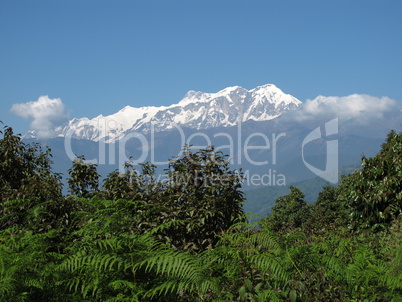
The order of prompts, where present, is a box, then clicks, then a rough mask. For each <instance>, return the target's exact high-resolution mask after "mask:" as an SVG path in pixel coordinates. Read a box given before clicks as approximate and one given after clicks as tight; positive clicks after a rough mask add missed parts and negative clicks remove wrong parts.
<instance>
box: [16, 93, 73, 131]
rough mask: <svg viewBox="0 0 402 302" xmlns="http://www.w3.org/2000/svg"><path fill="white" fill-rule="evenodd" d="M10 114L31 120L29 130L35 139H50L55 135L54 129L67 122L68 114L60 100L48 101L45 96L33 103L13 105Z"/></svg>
mask: <svg viewBox="0 0 402 302" xmlns="http://www.w3.org/2000/svg"><path fill="white" fill-rule="evenodd" d="M10 111H11V112H12V113H14V114H16V115H18V116H20V117H23V118H26V119H32V122H31V124H30V129H31V130H34V131H35V132H36V137H37V138H42V139H44V138H50V137H52V136H55V135H56V132H55V128H56V127H57V126H60V125H61V124H63V123H64V122H66V121H67V120H68V112H67V109H66V107H65V106H64V104H63V102H62V101H61V99H58V98H57V99H50V98H49V97H48V96H47V95H45V96H41V97H39V99H38V100H37V101H35V102H27V103H20V104H14V105H13V106H12V107H11V110H10Z"/></svg>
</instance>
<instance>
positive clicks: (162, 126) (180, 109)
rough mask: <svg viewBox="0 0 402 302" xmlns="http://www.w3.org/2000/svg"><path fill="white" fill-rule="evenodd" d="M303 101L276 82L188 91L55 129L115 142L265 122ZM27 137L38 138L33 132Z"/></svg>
mask: <svg viewBox="0 0 402 302" xmlns="http://www.w3.org/2000/svg"><path fill="white" fill-rule="evenodd" d="M301 104H302V102H301V101H299V100H298V99H297V98H295V97H293V96H292V95H290V94H286V93H284V92H283V91H282V90H281V89H279V88H278V87H276V86H275V85H273V84H266V85H262V86H258V87H256V88H254V89H251V90H247V89H245V88H242V87H240V86H232V87H226V88H224V89H222V90H220V91H218V92H216V93H205V92H201V91H194V90H190V91H188V92H187V93H186V94H185V96H184V97H183V98H182V99H181V100H180V101H179V102H178V103H177V104H172V105H170V106H160V107H155V106H145V107H138V108H137V107H132V106H125V107H124V108H122V109H121V110H119V111H118V112H116V113H114V114H111V115H108V116H103V115H102V114H101V115H98V116H96V117H95V118H93V119H89V118H86V117H83V118H73V119H72V120H70V121H69V122H68V124H67V125H64V126H59V127H57V128H56V129H55V131H56V135H57V136H58V137H66V136H70V137H75V138H80V139H88V140H92V141H105V142H113V141H117V140H119V139H122V138H123V137H124V136H125V135H126V134H128V133H132V132H136V131H139V132H142V133H149V132H162V131H165V130H169V129H172V128H173V127H180V126H185V127H189V128H193V129H196V130H201V129H208V128H212V127H221V126H223V127H228V126H234V125H236V124H237V123H238V122H239V121H241V122H245V121H248V120H254V121H266V120H271V119H274V118H276V117H278V116H280V115H281V114H283V113H284V112H286V111H289V110H296V109H298V108H299V107H300V106H301ZM25 138H35V131H30V132H28V133H27V134H26V135H25Z"/></svg>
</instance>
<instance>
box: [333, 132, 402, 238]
mask: <svg viewBox="0 0 402 302" xmlns="http://www.w3.org/2000/svg"><path fill="white" fill-rule="evenodd" d="M340 186H341V187H342V191H341V196H340V198H342V200H343V201H344V202H345V203H346V205H347V206H348V207H349V210H350V215H349V217H350V226H351V228H352V229H354V230H362V229H367V228H372V229H374V230H382V229H386V228H388V227H389V225H390V223H391V222H392V220H394V219H395V218H396V217H397V216H399V215H400V214H401V213H402V133H400V134H397V133H396V132H395V131H391V132H390V133H389V134H388V136H387V139H386V142H385V143H384V144H383V145H382V149H381V151H380V152H379V153H378V154H377V155H376V156H374V157H373V158H366V157H364V156H363V158H362V169H361V170H359V171H356V172H355V173H353V174H351V175H348V176H347V177H345V178H344V179H343V181H342V182H341V184H340Z"/></svg>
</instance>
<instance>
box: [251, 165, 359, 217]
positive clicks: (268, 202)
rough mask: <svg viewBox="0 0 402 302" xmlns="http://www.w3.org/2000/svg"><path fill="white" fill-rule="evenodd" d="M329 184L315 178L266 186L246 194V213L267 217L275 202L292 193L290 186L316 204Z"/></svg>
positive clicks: (349, 170) (348, 169) (350, 169)
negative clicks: (319, 194) (284, 184)
mask: <svg viewBox="0 0 402 302" xmlns="http://www.w3.org/2000/svg"><path fill="white" fill-rule="evenodd" d="M358 168H359V165H358V164H356V165H352V166H347V167H344V168H342V169H341V171H340V174H342V175H346V174H349V173H352V172H354V171H356V170H357V169H358ZM327 184H329V183H328V182H327V181H325V180H324V179H322V178H320V177H314V178H310V179H307V180H303V181H299V182H295V183H292V184H289V185H286V186H266V187H262V188H258V189H254V190H250V191H246V192H245V197H246V201H245V203H244V206H243V208H244V210H245V212H252V213H253V214H252V215H256V216H257V218H258V216H259V217H261V218H262V217H264V216H265V215H267V214H268V213H269V212H270V211H271V208H272V207H273V206H274V205H275V200H277V199H278V198H279V197H281V196H284V195H287V194H289V193H290V189H289V186H296V187H298V188H299V189H300V190H301V191H302V192H303V193H304V200H306V201H307V202H308V203H314V202H316V200H317V197H318V193H319V192H321V191H322V188H323V187H324V186H325V185H327Z"/></svg>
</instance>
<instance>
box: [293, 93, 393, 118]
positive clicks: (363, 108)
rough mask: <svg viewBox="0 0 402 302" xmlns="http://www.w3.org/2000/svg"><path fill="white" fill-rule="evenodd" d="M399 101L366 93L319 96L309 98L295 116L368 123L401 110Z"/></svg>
mask: <svg viewBox="0 0 402 302" xmlns="http://www.w3.org/2000/svg"><path fill="white" fill-rule="evenodd" d="M399 110H400V106H399V105H398V103H397V102H396V101H395V100H393V99H390V98H388V97H381V98H378V97H374V96H370V95H364V94H352V95H349V96H344V97H339V96H331V97H325V96H318V97H316V98H315V99H314V100H307V101H306V102H305V103H304V104H303V106H302V108H301V110H299V111H298V112H295V115H296V116H294V117H295V118H296V119H298V120H299V121H303V120H309V119H316V118H335V117H337V118H339V119H340V120H341V121H342V120H343V121H351V122H356V123H358V124H367V123H369V122H371V121H373V120H379V119H383V118H385V117H386V115H387V113H392V112H394V111H399Z"/></svg>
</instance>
